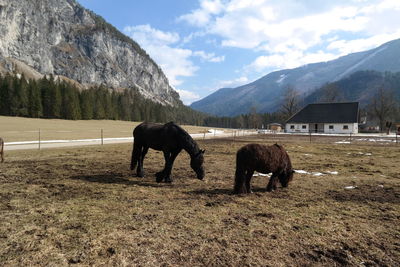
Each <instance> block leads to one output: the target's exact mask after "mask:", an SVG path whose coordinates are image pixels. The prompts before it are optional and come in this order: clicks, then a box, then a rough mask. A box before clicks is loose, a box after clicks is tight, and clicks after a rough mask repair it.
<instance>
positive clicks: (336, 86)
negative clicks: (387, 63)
mask: <svg viewBox="0 0 400 267" xmlns="http://www.w3.org/2000/svg"><path fill="white" fill-rule="evenodd" d="M379 88H383V89H384V90H385V91H387V92H388V93H392V94H393V97H394V98H395V99H394V100H395V101H398V100H400V72H396V73H392V72H385V73H382V72H377V71H358V72H355V73H353V74H351V75H350V76H348V77H346V78H344V79H341V80H339V81H336V82H332V83H327V84H325V85H324V86H322V87H321V88H319V89H317V90H315V91H314V92H313V93H311V94H310V95H308V96H307V97H306V98H305V99H304V103H316V102H346V101H351V102H352V101H357V102H360V105H361V107H365V106H367V105H368V104H370V103H371V102H372V100H373V98H374V96H375V94H376V92H377V90H378V89H379Z"/></svg>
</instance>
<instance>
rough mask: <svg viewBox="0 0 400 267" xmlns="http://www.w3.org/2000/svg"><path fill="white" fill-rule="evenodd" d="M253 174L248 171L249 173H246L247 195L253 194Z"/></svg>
mask: <svg viewBox="0 0 400 267" xmlns="http://www.w3.org/2000/svg"><path fill="white" fill-rule="evenodd" d="M253 174H254V171H249V170H247V172H246V177H245V179H246V180H245V185H246V193H247V194H250V193H253V191H251V185H250V181H251V178H252V177H253Z"/></svg>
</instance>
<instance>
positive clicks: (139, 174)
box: [136, 172, 144, 178]
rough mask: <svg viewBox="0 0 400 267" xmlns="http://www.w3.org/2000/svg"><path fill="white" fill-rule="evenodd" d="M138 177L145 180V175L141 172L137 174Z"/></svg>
mask: <svg viewBox="0 0 400 267" xmlns="http://www.w3.org/2000/svg"><path fill="white" fill-rule="evenodd" d="M136 175H137V177H140V178H143V177H144V173H143V172H139V173H137V174H136Z"/></svg>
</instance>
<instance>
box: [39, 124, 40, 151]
mask: <svg viewBox="0 0 400 267" xmlns="http://www.w3.org/2000/svg"><path fill="white" fill-rule="evenodd" d="M39 150H40V128H39Z"/></svg>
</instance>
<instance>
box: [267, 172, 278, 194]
mask: <svg viewBox="0 0 400 267" xmlns="http://www.w3.org/2000/svg"><path fill="white" fill-rule="evenodd" d="M277 183H278V174H276V173H272V175H271V178H270V179H269V183H268V185H267V191H268V192H271V191H273V190H276V184H277Z"/></svg>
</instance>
